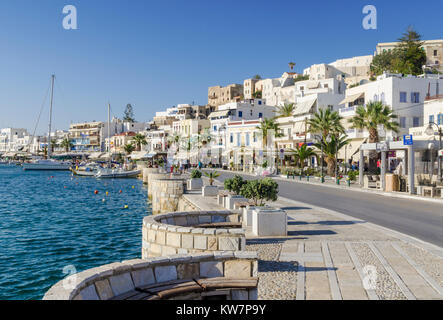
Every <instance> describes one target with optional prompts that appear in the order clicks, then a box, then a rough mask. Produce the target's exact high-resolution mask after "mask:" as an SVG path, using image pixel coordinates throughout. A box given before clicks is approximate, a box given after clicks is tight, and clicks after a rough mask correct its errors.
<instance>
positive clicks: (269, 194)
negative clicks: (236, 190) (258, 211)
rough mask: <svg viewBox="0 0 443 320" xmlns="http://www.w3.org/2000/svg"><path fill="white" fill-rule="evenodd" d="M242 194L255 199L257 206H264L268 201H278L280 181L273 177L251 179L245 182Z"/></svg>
mask: <svg viewBox="0 0 443 320" xmlns="http://www.w3.org/2000/svg"><path fill="white" fill-rule="evenodd" d="M240 195H242V196H243V197H245V198H247V199H250V200H253V201H254V205H255V206H261V207H262V206H264V205H265V203H266V201H277V199H278V183H277V182H275V181H274V180H272V179H271V178H265V179H261V180H249V181H247V182H246V183H245V184H243V186H242V188H241V190H240Z"/></svg>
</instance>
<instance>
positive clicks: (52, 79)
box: [47, 74, 55, 159]
mask: <svg viewBox="0 0 443 320" xmlns="http://www.w3.org/2000/svg"><path fill="white" fill-rule="evenodd" d="M54 80H55V75H54V74H53V75H52V76H51V104H50V107H49V128H48V146H47V155H48V159H50V158H51V130H52V104H53V102H54Z"/></svg>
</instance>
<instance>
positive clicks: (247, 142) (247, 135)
mask: <svg viewBox="0 0 443 320" xmlns="http://www.w3.org/2000/svg"><path fill="white" fill-rule="evenodd" d="M249 142H250V141H249V132H247V133H246V145H247V146H249Z"/></svg>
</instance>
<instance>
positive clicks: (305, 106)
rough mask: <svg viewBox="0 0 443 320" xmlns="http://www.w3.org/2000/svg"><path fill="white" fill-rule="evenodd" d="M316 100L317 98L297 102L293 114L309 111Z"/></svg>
mask: <svg viewBox="0 0 443 320" xmlns="http://www.w3.org/2000/svg"><path fill="white" fill-rule="evenodd" d="M316 101H317V99H314V100H308V101H304V102H300V103H297V106H296V108H295V112H294V114H295V115H298V114H305V113H309V111H310V110H311V108H312V106H313V105H314V104H315V102H316Z"/></svg>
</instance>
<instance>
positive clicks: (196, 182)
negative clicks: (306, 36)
mask: <svg viewBox="0 0 443 320" xmlns="http://www.w3.org/2000/svg"><path fill="white" fill-rule="evenodd" d="M202 187H203V180H202V178H195V179H189V180H188V190H199V189H201V188H202Z"/></svg>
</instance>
